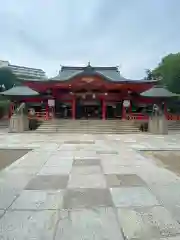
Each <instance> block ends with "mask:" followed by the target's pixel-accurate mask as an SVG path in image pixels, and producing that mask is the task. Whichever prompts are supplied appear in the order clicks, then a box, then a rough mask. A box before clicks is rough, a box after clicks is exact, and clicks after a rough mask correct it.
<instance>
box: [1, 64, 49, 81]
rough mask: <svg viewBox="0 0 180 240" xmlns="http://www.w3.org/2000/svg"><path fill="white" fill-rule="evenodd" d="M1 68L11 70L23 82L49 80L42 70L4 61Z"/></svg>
mask: <svg viewBox="0 0 180 240" xmlns="http://www.w3.org/2000/svg"><path fill="white" fill-rule="evenodd" d="M1 67H8V68H10V69H11V70H12V72H13V73H14V74H15V75H16V76H17V77H18V78H19V79H22V80H23V79H24V80H28V79H29V80H36V79H47V76H46V73H45V72H44V71H43V70H42V69H38V68H29V67H24V66H18V65H11V64H10V63H9V62H8V61H3V60H0V68H1Z"/></svg>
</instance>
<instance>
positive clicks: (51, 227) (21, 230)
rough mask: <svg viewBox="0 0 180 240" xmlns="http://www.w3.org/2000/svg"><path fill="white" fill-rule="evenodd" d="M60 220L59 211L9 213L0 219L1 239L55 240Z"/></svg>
mask: <svg viewBox="0 0 180 240" xmlns="http://www.w3.org/2000/svg"><path fill="white" fill-rule="evenodd" d="M58 219H59V214H58V211H57V210H51V211H50V210H44V211H8V212H6V214H5V215H4V216H3V217H2V218H1V219H0V229H1V230H0V239H8V240H13V239H18V240H25V239H43V240H53V239H54V237H55V232H56V225H57V223H58Z"/></svg>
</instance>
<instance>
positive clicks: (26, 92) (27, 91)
mask: <svg viewBox="0 0 180 240" xmlns="http://www.w3.org/2000/svg"><path fill="white" fill-rule="evenodd" d="M0 94H1V95H4V96H37V95H39V93H38V92H36V91H34V90H33V89H31V88H29V87H26V86H16V87H12V88H10V89H8V90H7V91H4V92H1V93H0Z"/></svg>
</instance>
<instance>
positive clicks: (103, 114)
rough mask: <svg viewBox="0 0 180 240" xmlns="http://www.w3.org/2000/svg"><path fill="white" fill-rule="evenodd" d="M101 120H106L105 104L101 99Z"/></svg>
mask: <svg viewBox="0 0 180 240" xmlns="http://www.w3.org/2000/svg"><path fill="white" fill-rule="evenodd" d="M102 119H103V120H105V119H106V102H105V99H102Z"/></svg>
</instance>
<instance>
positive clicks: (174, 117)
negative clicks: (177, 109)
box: [166, 113, 180, 121]
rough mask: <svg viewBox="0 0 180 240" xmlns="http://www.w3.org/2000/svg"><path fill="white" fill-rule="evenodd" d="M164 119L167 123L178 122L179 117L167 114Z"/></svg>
mask: <svg viewBox="0 0 180 240" xmlns="http://www.w3.org/2000/svg"><path fill="white" fill-rule="evenodd" d="M166 118H167V120H168V121H178V120H180V115H175V114H169V113H168V114H167V115H166Z"/></svg>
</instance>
